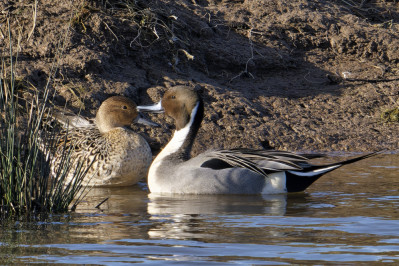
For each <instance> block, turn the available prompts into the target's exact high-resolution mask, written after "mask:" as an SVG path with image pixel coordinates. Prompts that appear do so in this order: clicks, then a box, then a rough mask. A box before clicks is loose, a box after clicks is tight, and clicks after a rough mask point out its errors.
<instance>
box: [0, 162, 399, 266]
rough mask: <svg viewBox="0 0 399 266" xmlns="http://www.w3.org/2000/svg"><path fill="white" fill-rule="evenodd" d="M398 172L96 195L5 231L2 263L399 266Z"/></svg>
mask: <svg viewBox="0 0 399 266" xmlns="http://www.w3.org/2000/svg"><path fill="white" fill-rule="evenodd" d="M333 159H334V160H335V159H336V158H333ZM398 172H399V156H398V155H383V156H378V157H376V158H375V159H373V160H364V161H362V162H359V163H357V164H354V165H352V166H350V167H344V168H342V169H338V170H336V171H334V172H332V173H331V174H328V175H326V176H324V177H323V178H321V179H320V180H319V181H317V182H316V183H315V184H314V185H313V186H312V187H311V188H310V189H308V190H307V191H306V192H303V193H295V194H288V195H266V196H245V195H236V196H227V195H220V196H212V195H206V196H198V195H155V194H151V193H148V191H146V189H145V187H137V186H136V187H130V188H122V189H93V190H92V191H91V192H90V194H89V195H88V197H87V200H86V201H85V202H84V203H83V204H82V205H80V206H79V208H78V210H77V211H76V213H72V214H70V215H59V216H52V217H49V218H48V219H46V220H43V221H35V222H21V221H16V222H14V223H10V224H9V225H3V226H2V231H1V232H0V257H1V258H2V259H0V262H1V263H2V264H4V263H7V264H8V263H11V262H12V263H28V262H29V263H30V262H36V263H37V262H46V263H48V262H50V263H74V264H84V263H86V264H102V265H108V264H114V263H132V262H150V263H153V264H163V263H190V264H191V263H197V264H214V263H216V264H218V263H220V264H223V265H225V264H230V263H231V264H234V263H244V264H276V263H288V264H290V263H296V264H309V263H311V264H314V263H319V264H325V263H331V262H341V263H354V264H356V263H359V262H363V263H364V262H367V263H370V262H399V255H398V254H399V212H398V208H397V207H398V206H399V193H398V188H399V180H398V178H397V176H398ZM106 198H108V200H107V201H106V202H104V203H103V204H102V205H101V206H100V209H96V208H95V206H96V205H97V204H98V203H100V202H101V201H103V200H104V199H106Z"/></svg>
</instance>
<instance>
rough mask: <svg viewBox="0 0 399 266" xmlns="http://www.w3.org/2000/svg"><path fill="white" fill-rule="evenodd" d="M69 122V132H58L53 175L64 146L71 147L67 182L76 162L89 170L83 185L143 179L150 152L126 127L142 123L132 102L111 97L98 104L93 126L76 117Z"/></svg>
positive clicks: (146, 145)
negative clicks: (71, 164) (70, 166)
mask: <svg viewBox="0 0 399 266" xmlns="http://www.w3.org/2000/svg"><path fill="white" fill-rule="evenodd" d="M70 121H71V122H70V123H68V124H69V125H70V126H68V129H67V130H62V131H61V133H60V134H61V137H60V138H59V140H58V143H57V147H56V151H55V152H54V155H53V163H52V172H53V173H55V171H57V169H56V168H58V165H59V162H60V161H61V158H62V156H65V154H63V150H64V147H65V146H66V147H68V146H69V145H73V148H72V153H71V161H72V162H73V166H72V168H71V171H70V172H69V174H68V176H67V178H66V183H68V182H69V181H71V180H72V179H73V177H74V175H73V172H74V169H76V167H77V164H78V163H83V167H84V168H88V171H87V174H86V176H85V178H84V179H83V182H82V184H83V185H93V186H126V185H134V184H136V183H137V182H138V181H139V180H140V179H142V178H144V177H145V176H146V174H147V171H148V168H149V166H150V164H151V160H152V153H151V149H150V146H149V145H148V143H147V141H146V140H145V139H144V138H143V137H142V136H140V135H139V134H137V133H135V132H134V131H133V130H132V129H131V128H129V126H130V125H131V124H132V123H133V122H139V123H140V122H145V121H143V120H142V118H140V117H139V113H138V110H137V106H136V104H135V103H134V102H133V101H131V100H130V99H128V98H126V97H122V96H113V97H110V98H108V99H107V100H105V101H104V102H103V103H102V104H101V106H100V108H99V110H98V112H97V114H96V119H95V124H93V123H90V122H89V121H87V120H85V119H83V118H78V117H72V118H70ZM148 123H149V124H151V122H148ZM71 125H72V126H71ZM84 168H83V169H84Z"/></svg>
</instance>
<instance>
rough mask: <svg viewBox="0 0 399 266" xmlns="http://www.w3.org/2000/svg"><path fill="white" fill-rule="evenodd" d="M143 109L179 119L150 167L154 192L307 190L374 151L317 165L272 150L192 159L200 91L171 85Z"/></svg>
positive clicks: (210, 153) (215, 153)
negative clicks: (190, 156) (161, 96)
mask: <svg viewBox="0 0 399 266" xmlns="http://www.w3.org/2000/svg"><path fill="white" fill-rule="evenodd" d="M139 110H143V111H144V110H146V111H154V112H155V111H162V110H164V111H165V113H166V114H167V115H168V116H170V117H172V118H173V119H174V120H175V124H176V131H175V132H174V134H173V137H172V139H171V140H170V142H169V143H168V144H167V145H166V147H165V148H164V149H163V150H162V151H161V152H160V153H159V155H158V156H157V157H156V158H155V160H154V161H153V163H152V164H151V166H150V170H149V174H148V186H149V189H150V191H151V192H152V193H188V194H260V193H264V194H273V193H285V192H297V191H303V190H305V189H306V188H307V187H308V186H310V185H311V184H312V183H313V182H314V181H316V180H317V179H318V178H319V177H321V176H322V175H323V174H325V173H328V172H330V171H332V170H334V169H337V168H339V167H341V166H343V165H345V164H349V163H353V162H356V161H359V160H362V159H364V158H367V157H370V156H373V155H375V154H376V153H370V154H367V155H364V156H360V157H357V158H353V159H350V160H346V161H342V162H338V163H334V164H328V165H323V166H316V165H311V164H309V163H307V158H305V157H303V156H299V155H296V154H294V153H290V152H284V151H272V150H251V149H232V150H211V151H206V152H205V153H202V154H200V155H198V156H196V157H194V158H191V159H190V158H189V154H190V150H191V148H192V145H193V141H194V138H195V136H196V134H197V131H198V129H199V127H200V124H201V121H202V119H203V111H204V106H203V102H202V100H201V98H200V97H199V95H198V94H197V93H196V92H195V91H194V90H193V89H191V88H188V87H186V86H176V87H173V88H171V89H169V90H168V91H167V92H166V93H165V95H164V96H163V98H162V100H161V101H160V102H159V103H158V104H156V105H153V106H141V107H139Z"/></svg>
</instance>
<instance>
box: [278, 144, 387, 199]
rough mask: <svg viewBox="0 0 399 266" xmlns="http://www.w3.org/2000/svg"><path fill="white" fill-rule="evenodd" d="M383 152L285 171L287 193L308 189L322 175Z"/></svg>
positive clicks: (306, 165)
mask: <svg viewBox="0 0 399 266" xmlns="http://www.w3.org/2000/svg"><path fill="white" fill-rule="evenodd" d="M384 151H385V150H381V151H377V152H372V153H369V154H365V155H362V156H359V157H355V158H352V159H349V160H344V161H341V162H337V163H332V164H326V165H311V164H305V165H301V166H302V167H303V169H302V170H299V171H286V177H287V181H286V186H287V191H288V192H298V191H303V190H305V189H306V188H308V187H309V186H310V185H311V184H313V182H315V181H316V180H317V179H319V178H320V177H321V176H322V175H324V174H326V173H328V172H331V171H333V170H335V169H337V168H339V167H341V166H344V165H347V164H351V163H354V162H357V161H360V160H363V159H366V158H369V157H372V156H375V155H377V154H380V153H382V152H384Z"/></svg>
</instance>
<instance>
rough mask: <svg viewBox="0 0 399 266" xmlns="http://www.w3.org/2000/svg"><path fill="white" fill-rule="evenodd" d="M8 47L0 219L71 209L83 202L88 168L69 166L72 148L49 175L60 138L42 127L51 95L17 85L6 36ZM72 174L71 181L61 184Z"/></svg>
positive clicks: (2, 72)
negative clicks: (8, 215)
mask: <svg viewBox="0 0 399 266" xmlns="http://www.w3.org/2000/svg"><path fill="white" fill-rule="evenodd" d="M9 43H10V45H9V48H8V49H9V55H8V56H7V57H4V55H3V56H2V58H1V69H0V213H1V214H2V215H4V214H23V213H39V212H40V213H43V212H44V213H46V212H47V213H48V212H63V211H67V210H68V209H69V207H71V209H75V208H76V205H77V204H78V203H79V201H80V199H81V198H82V197H83V192H84V189H83V187H82V185H81V182H82V180H83V178H84V177H85V175H86V172H87V169H88V167H87V166H85V167H84V166H83V163H80V162H77V163H76V164H74V163H75V162H73V160H72V157H71V154H72V152H73V149H74V147H73V144H71V145H69V146H63V147H62V148H63V151H62V156H61V160H59V161H57V167H56V168H55V169H56V170H55V171H53V173H52V171H51V165H52V164H54V163H55V162H54V161H53V159H54V157H53V152H54V151H55V149H56V147H57V145H58V143H59V137H57V136H58V134H57V130H56V129H54V128H51V127H49V126H48V125H47V123H46V119H47V118H48V117H51V113H52V111H53V108H52V107H51V104H50V100H49V98H50V97H49V94H50V89H49V86H48V84H47V86H46V88H44V89H43V90H42V91H40V90H38V89H36V88H34V87H33V86H32V85H30V84H29V83H28V82H26V81H23V80H17V79H16V77H15V62H16V60H17V58H18V56H17V55H14V54H13V50H12V44H11V43H12V40H11V33H9ZM49 79H50V78H49ZM89 167H90V166H89ZM71 171H73V173H74V177H75V178H74V179H73V181H72V182H70V183H69V184H66V182H65V180H66V177H67V175H68V174H69V172H71ZM74 200H75V201H74ZM73 202H74V203H73ZM72 203H73V204H72Z"/></svg>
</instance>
